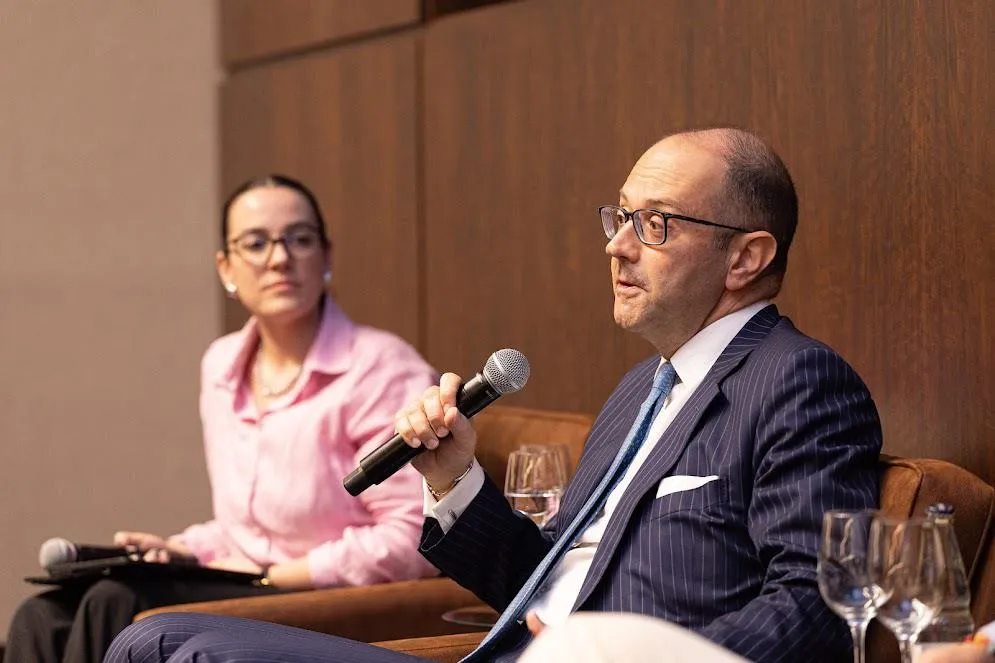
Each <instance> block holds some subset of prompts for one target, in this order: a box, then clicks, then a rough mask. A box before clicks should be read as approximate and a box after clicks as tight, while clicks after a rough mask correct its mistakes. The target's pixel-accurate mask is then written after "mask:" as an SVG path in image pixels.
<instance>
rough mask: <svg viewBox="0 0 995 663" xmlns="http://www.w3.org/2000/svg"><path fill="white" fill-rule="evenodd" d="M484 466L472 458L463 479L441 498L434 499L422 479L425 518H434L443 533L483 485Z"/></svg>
mask: <svg viewBox="0 0 995 663" xmlns="http://www.w3.org/2000/svg"><path fill="white" fill-rule="evenodd" d="M484 477H485V474H484V468H482V467H481V466H480V463H478V462H477V459H476V458H474V459H473V466H472V467H471V468H470V471H469V472H468V473H467V475H466V476H465V477H463V480H462V481H460V482H459V483H457V484H456V485H455V486H454V487H453V489H452V490H450V491H449V492H448V493H446V494H445V495H443V497H442V499H441V500H436V499H435V496H434V495H432V493H430V492H429V490H428V482H426V481H424V480H423V481H422V493H423V495H424V497H423V502H422V504H423V507H422V510H423V513H424V514H425V517H426V518H435V519H436V520H437V521H438V523H439V527H441V528H442V531H443V533H445V532H448V531H449V529H450V528H451V527H452V526H453V525H454V524H455V523H456V519H457V518H459V517H460V516H461V515H463V512H464V511H466V508H467V507H468V506H470V502H472V501H473V498H474V497H476V496H477V493H479V492H480V489H481V488H482V487H483V486H484Z"/></svg>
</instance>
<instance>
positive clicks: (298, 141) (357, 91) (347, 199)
mask: <svg viewBox="0 0 995 663" xmlns="http://www.w3.org/2000/svg"><path fill="white" fill-rule="evenodd" d="M416 39H417V36H416V35H414V34H404V35H393V36H391V37H389V38H385V39H379V40H375V41H371V42H368V43H363V44H361V45H354V46H349V47H343V48H341V49H336V50H335V51H333V52H330V53H327V54H322V55H314V56H310V57H305V58H297V59H294V60H291V61H286V62H281V63H278V64H272V65H268V66H265V67H255V68H252V69H251V70H246V71H242V72H238V73H236V74H235V75H234V76H232V77H231V78H230V79H229V80H228V81H227V82H226V84H225V85H224V86H223V88H222V94H221V138H222V148H221V158H222V186H223V191H230V190H231V189H233V188H234V187H235V186H236V185H237V184H238V183H240V182H242V181H243V180H245V179H247V178H248V177H251V176H253V175H256V174H259V173H265V172H271V171H277V172H284V173H287V174H289V175H292V176H294V177H298V178H300V179H301V180H303V181H304V182H305V183H307V184H308V185H309V186H311V187H312V188H313V190H314V192H315V194H316V195H317V197H318V200H319V203H320V204H321V206H322V209H323V211H324V214H325V219H326V221H327V223H328V227H329V233H330V235H331V238H332V242H333V244H334V249H333V261H334V269H333V273H334V277H333V287H334V290H335V292H336V295H337V298H338V300H339V301H340V302H341V304H342V305H343V307H344V308H345V310H346V311H348V312H349V313H350V315H352V316H353V318H354V319H356V320H357V321H359V322H363V323H366V324H370V325H374V326H376V327H381V328H384V329H389V330H391V331H393V332H395V333H397V334H399V335H401V336H402V337H404V338H405V339H407V340H409V341H410V342H411V343H413V344H416V345H417V344H418V343H419V338H418V327H419V323H418V321H419V311H418V306H417V304H418V301H417V292H418V282H419V280H418V279H419V268H418V254H417V252H416V251H415V250H414V249H413V248H412V247H415V246H417V236H418V234H417V228H418V223H419V221H418V213H417V200H418V196H417V193H416V188H417V187H416V165H417V162H416V151H415V150H416V143H415V139H416V128H417V127H416V115H415V99H416V97H415V72H416V58H417V45H416ZM243 320H244V314H243V313H242V311H241V307H240V306H238V305H237V304H235V303H231V302H230V303H229V304H228V305H227V307H226V314H225V326H226V329H229V330H230V329H232V328H234V327H236V326H237V325H239V324H241V322H242V321H243Z"/></svg>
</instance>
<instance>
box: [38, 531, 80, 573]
mask: <svg viewBox="0 0 995 663" xmlns="http://www.w3.org/2000/svg"><path fill="white" fill-rule="evenodd" d="M75 561H76V548H74V547H73V544H71V543H69V542H68V541H66V540H65V539H60V538H55V539H49V540H48V541H46V542H45V543H43V544H41V548H40V549H39V550H38V563H39V564H41V566H42V568H43V569H47V568H48V567H50V566H52V565H53V564H64V563H65V562H75Z"/></svg>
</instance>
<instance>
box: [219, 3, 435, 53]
mask: <svg viewBox="0 0 995 663" xmlns="http://www.w3.org/2000/svg"><path fill="white" fill-rule="evenodd" d="M219 12H220V20H221V50H222V58H223V61H224V63H225V65H227V66H229V67H230V66H233V65H238V64H241V63H244V62H247V61H251V60H258V59H262V58H270V57H273V56H279V55H284V54H288V53H294V52H297V51H301V50H303V49H309V48H314V47H317V46H322V45H326V44H330V43H333V42H336V41H338V40H340V39H345V38H351V37H357V36H364V35H369V34H371V33H376V32H380V31H383V30H390V29H394V28H397V27H399V26H403V25H413V24H416V23H418V21H419V20H420V19H421V2H420V0H366V1H363V2H357V1H356V0H280V2H273V0H221V2H220V7H219Z"/></svg>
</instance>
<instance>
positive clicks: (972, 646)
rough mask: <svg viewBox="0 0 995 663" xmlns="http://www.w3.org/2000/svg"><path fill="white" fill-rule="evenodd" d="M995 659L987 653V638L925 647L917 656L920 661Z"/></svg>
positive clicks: (941, 662) (974, 662)
mask: <svg viewBox="0 0 995 663" xmlns="http://www.w3.org/2000/svg"><path fill="white" fill-rule="evenodd" d="M992 660H995V659H993V658H992V655H991V654H989V653H988V647H987V640H986V639H983V638H982V639H978V640H975V641H974V642H965V643H963V644H958V645H949V646H946V647H935V648H930V649H927V650H926V651H924V652H923V653H922V655H920V656H919V661H920V663H984V662H986V661H987V662H990V661H992Z"/></svg>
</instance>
